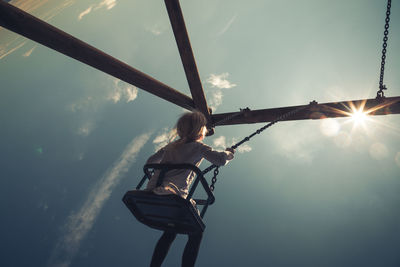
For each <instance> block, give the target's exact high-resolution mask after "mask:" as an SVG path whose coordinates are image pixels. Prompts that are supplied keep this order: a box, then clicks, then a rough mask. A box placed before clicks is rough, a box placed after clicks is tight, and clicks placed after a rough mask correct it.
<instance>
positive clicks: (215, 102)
mask: <svg viewBox="0 0 400 267" xmlns="http://www.w3.org/2000/svg"><path fill="white" fill-rule="evenodd" d="M208 95H209V97H208V101H207V102H208V105H209V106H210V108H211V110H212V111H213V112H215V111H216V110H217V108H218V107H219V106H220V105H221V104H222V98H223V96H224V95H223V94H222V91H221V90H216V91H211V92H209V93H208Z"/></svg>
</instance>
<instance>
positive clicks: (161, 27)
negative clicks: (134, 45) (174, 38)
mask: <svg viewBox="0 0 400 267" xmlns="http://www.w3.org/2000/svg"><path fill="white" fill-rule="evenodd" d="M146 30H147V31H149V32H151V33H152V34H153V35H155V36H159V35H161V34H162V33H164V32H165V31H166V30H168V27H167V25H166V24H165V23H159V22H157V23H154V24H152V25H151V26H147V27H146Z"/></svg>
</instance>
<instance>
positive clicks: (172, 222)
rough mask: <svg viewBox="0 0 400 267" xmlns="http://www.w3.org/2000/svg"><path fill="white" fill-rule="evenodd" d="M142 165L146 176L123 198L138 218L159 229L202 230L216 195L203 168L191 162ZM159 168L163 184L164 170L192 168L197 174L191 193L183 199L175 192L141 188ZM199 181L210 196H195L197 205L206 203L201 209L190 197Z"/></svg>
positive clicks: (178, 230) (177, 230)
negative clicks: (168, 193)
mask: <svg viewBox="0 0 400 267" xmlns="http://www.w3.org/2000/svg"><path fill="white" fill-rule="evenodd" d="M143 169H144V172H145V176H144V177H143V179H142V180H141V181H140V182H139V184H138V186H137V187H136V189H137V190H131V191H128V192H126V193H125V195H124V197H123V199H122V201H123V202H124V203H125V205H126V206H127V207H128V209H129V210H130V211H131V212H132V214H133V215H134V216H135V218H136V219H137V220H138V221H139V222H141V223H143V224H145V225H147V226H149V227H151V228H154V229H158V230H163V231H173V232H176V233H180V234H192V233H196V232H203V231H204V229H205V227H206V226H205V224H204V223H203V220H202V218H203V216H204V214H205V212H206V210H207V207H208V205H211V204H212V203H214V201H215V198H214V195H213V193H212V192H211V190H210V188H209V186H208V184H207V181H206V180H205V178H204V177H203V174H202V172H201V170H200V169H199V168H197V167H196V166H194V165H191V164H146V165H145V166H144V168H143ZM157 169H158V170H160V174H159V177H158V182H157V185H161V184H162V180H163V179H164V176H165V173H166V172H168V171H170V170H176V169H190V170H192V171H194V172H195V173H196V174H197V175H196V178H195V179H194V182H193V184H192V187H191V188H190V191H189V194H188V197H187V198H186V199H184V198H182V197H180V196H178V195H175V194H170V195H157V194H154V193H153V192H151V191H144V190H139V189H140V188H141V187H142V185H143V184H144V182H145V180H146V179H149V177H151V175H150V170H157ZM199 182H200V183H201V184H202V186H203V188H204V190H205V191H206V193H207V196H208V198H207V199H195V201H196V204H197V205H202V206H203V208H202V210H201V212H199V210H198V209H197V207H195V206H194V205H193V204H192V203H191V201H190V199H191V198H192V196H193V194H194V191H195V189H196V187H197V185H198V183H199Z"/></svg>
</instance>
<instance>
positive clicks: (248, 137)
mask: <svg viewBox="0 0 400 267" xmlns="http://www.w3.org/2000/svg"><path fill="white" fill-rule="evenodd" d="M313 104H317V102H315V101H313V102H310V104H309V105H307V106H301V107H299V108H297V109H295V110H292V111H289V112H287V113H285V114H283V115H281V116H279V117H278V118H276V119H275V120H273V121H272V122H270V123H268V124H267V125H265V126H263V127H261V128H259V129H258V130H256V131H255V132H254V133H252V134H250V135H249V136H246V137H245V138H243V139H242V140H241V141H240V142H238V143H236V144H235V145H233V146H231V148H232V149H236V148H237V147H238V146H240V145H241V144H243V143H244V142H247V141H249V140H250V138H252V137H253V136H255V135H256V134H260V133H261V132H262V131H264V130H265V129H267V128H269V127H271V126H272V125H274V124H275V123H277V122H278V121H281V120H284V119H286V118H288V117H290V116H292V115H294V114H296V113H297V112H299V111H301V110H303V109H306V108H307V107H309V106H310V105H313ZM212 169H214V175H213V177H212V179H211V185H210V190H211V191H214V189H215V183H216V182H217V175H218V174H219V166H217V165H215V164H212V165H210V166H208V167H207V168H205V169H204V170H203V171H202V174H203V175H204V174H206V173H208V172H209V171H211V170H212Z"/></svg>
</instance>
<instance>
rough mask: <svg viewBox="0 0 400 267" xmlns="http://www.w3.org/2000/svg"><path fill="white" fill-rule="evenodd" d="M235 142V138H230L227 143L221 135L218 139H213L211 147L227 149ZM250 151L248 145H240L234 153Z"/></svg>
mask: <svg viewBox="0 0 400 267" xmlns="http://www.w3.org/2000/svg"><path fill="white" fill-rule="evenodd" d="M237 142H238V141H237V140H236V138H231V139H230V141H229V142H227V141H226V137H225V136H223V135H221V136H219V137H216V138H214V140H213V145H214V147H215V148H221V149H225V148H227V147H231V146H233V145H234V144H236V143H237ZM251 150H252V148H251V147H250V145H248V144H242V145H240V146H239V147H238V148H237V149H236V151H237V152H239V153H246V152H250V151H251Z"/></svg>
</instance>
